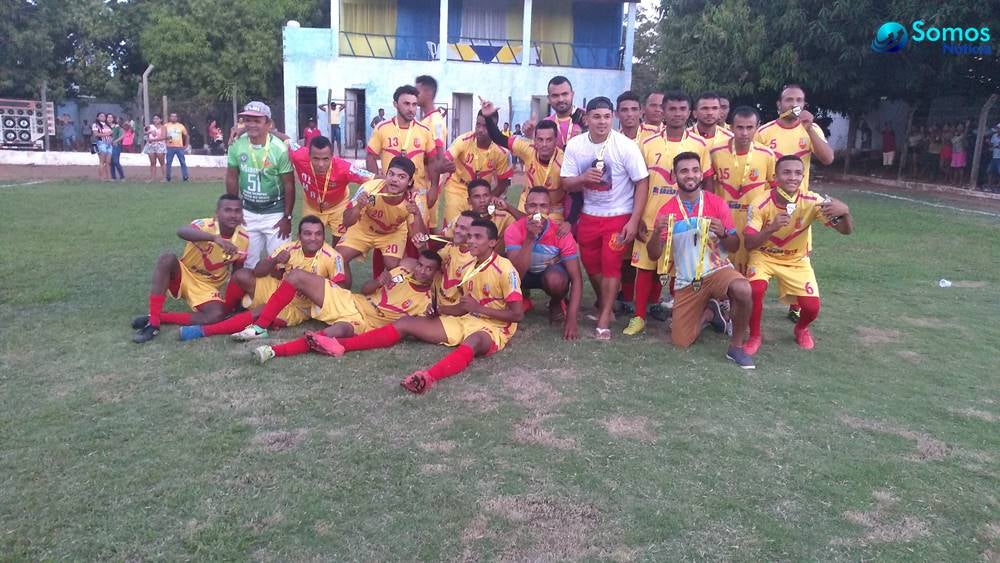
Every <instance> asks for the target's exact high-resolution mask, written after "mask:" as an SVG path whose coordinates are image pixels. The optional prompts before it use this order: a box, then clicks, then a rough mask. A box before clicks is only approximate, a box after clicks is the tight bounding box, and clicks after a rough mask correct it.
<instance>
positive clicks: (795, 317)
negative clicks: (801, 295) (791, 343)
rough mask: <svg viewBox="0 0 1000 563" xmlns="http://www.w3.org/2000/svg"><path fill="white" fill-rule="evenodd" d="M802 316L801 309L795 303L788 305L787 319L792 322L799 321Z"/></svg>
mask: <svg viewBox="0 0 1000 563" xmlns="http://www.w3.org/2000/svg"><path fill="white" fill-rule="evenodd" d="M801 316H802V310H801V309H799V308H798V307H796V306H795V305H789V307H788V320H790V321H792V322H793V323H797V322H799V318H800V317H801Z"/></svg>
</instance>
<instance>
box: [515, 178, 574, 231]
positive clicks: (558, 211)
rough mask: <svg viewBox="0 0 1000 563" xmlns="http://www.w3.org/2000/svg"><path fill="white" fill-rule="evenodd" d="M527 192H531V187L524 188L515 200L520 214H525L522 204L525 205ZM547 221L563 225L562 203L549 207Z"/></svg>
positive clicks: (564, 218) (564, 219)
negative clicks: (550, 220)
mask: <svg viewBox="0 0 1000 563" xmlns="http://www.w3.org/2000/svg"><path fill="white" fill-rule="evenodd" d="M529 191H531V187H529V186H525V187H524V189H523V190H521V196H520V197H519V198H518V199H517V210H518V211H520V212H521V213H526V211H525V210H524V204H525V203H527V201H528V192H529ZM549 193H551V192H549ZM549 219H552V220H553V221H559V222H560V223H564V222H565V221H566V217H565V216H563V206H562V202H559V203H558V205H553V206H551V207H549Z"/></svg>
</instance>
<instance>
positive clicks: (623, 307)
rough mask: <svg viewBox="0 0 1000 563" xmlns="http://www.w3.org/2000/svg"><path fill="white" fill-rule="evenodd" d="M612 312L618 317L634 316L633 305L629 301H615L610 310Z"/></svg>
mask: <svg viewBox="0 0 1000 563" xmlns="http://www.w3.org/2000/svg"><path fill="white" fill-rule="evenodd" d="M612 311H614V312H615V313H617V314H619V315H634V314H635V305H634V304H633V303H632V302H631V301H625V300H623V299H615V306H614V307H613V308H612Z"/></svg>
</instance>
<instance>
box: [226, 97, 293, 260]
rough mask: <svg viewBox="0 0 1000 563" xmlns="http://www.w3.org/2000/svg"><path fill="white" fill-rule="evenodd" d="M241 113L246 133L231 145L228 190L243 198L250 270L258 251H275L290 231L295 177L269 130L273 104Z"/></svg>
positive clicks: (257, 105) (250, 106)
mask: <svg viewBox="0 0 1000 563" xmlns="http://www.w3.org/2000/svg"><path fill="white" fill-rule="evenodd" d="M240 117H241V118H243V123H244V126H245V127H246V135H241V136H240V137H239V138H237V139H236V140H235V141H233V143H232V144H230V145H229V159H228V168H227V169H226V193H229V194H232V195H239V197H240V199H242V200H243V219H244V221H245V224H246V231H247V234H249V235H250V248H249V249H248V250H247V258H246V266H247V267H248V268H253V267H254V266H256V265H257V261H258V260H260V255H261V253H266V254H268V255H270V254H271V253H273V252H274V251H275V250H277V248H278V247H279V246H280V245H281V244H283V242H284V241H285V240H287V239H288V236H289V235H290V234H291V232H292V210H293V209H295V178H294V177H293V173H292V172H293V171H292V163H291V161H290V160H289V158H288V147H286V146H285V143H283V142H281V140H280V139H278V138H277V137H275V136H274V135H272V134H271V133H270V130H271V125H272V122H271V108H270V107H268V106H267V104H265V103H263V102H250V103H249V104H247V105H246V106H244V107H243V111H242V112H241V113H240Z"/></svg>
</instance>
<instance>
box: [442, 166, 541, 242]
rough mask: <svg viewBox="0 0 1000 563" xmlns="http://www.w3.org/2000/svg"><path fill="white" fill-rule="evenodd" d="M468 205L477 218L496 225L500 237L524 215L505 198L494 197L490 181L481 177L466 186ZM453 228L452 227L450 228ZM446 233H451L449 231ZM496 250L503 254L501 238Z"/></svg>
mask: <svg viewBox="0 0 1000 563" xmlns="http://www.w3.org/2000/svg"><path fill="white" fill-rule="evenodd" d="M466 193H467V194H468V198H467V202H468V207H469V209H468V210H467V211H472V212H473V213H475V215H476V217H477V218H479V219H488V220H490V221H492V222H493V224H494V225H496V227H497V232H498V233H500V237H503V235H504V233H505V232H506V231H507V227H509V226H511V225H512V224H513V223H514V222H515V221H517V220H518V219H520V218H521V217H523V216H524V214H523V213H521V212H520V211H518V210H516V209H513V208H511V206H510V204H508V203H507V200H506V199H504V198H502V197H496V196H494V195H493V193H492V192H491V191H490V183H489V182H487V181H486V180H483V179H482V178H478V179H476V180H473V181H471V182H469V185H468V187H467V192H466ZM451 230H453V229H451ZM448 234H451V233H450V232H449V233H448ZM497 252H500V253H501V254H503V239H502V238H501V239H500V244H499V245H498V247H497Z"/></svg>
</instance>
